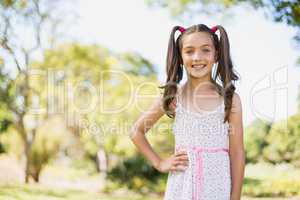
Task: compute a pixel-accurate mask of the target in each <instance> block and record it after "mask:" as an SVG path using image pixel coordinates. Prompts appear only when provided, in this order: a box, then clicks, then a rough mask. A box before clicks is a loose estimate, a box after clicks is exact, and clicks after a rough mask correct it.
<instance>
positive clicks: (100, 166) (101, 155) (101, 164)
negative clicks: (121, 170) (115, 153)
mask: <svg viewBox="0 0 300 200" xmlns="http://www.w3.org/2000/svg"><path fill="white" fill-rule="evenodd" d="M96 163H97V170H98V172H100V173H103V174H106V173H107V156H106V153H105V151H104V150H103V149H102V148H100V149H99V150H98V151H97V155H96Z"/></svg>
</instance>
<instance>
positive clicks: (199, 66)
mask: <svg viewBox="0 0 300 200" xmlns="http://www.w3.org/2000/svg"><path fill="white" fill-rule="evenodd" d="M204 67H206V65H192V68H194V69H202V68H204Z"/></svg>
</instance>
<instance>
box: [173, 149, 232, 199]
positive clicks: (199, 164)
mask: <svg viewBox="0 0 300 200" xmlns="http://www.w3.org/2000/svg"><path fill="white" fill-rule="evenodd" d="M176 149H186V147H183V146H179V147H176ZM191 150H193V151H194V152H195V153H196V172H195V174H196V176H194V177H195V178H194V183H195V185H194V189H193V196H192V199H193V200H197V199H198V200H200V195H201V192H202V191H201V190H202V189H203V188H202V186H203V157H202V153H203V152H207V153H217V152H222V151H223V152H227V153H229V149H227V148H203V147H192V148H191Z"/></svg>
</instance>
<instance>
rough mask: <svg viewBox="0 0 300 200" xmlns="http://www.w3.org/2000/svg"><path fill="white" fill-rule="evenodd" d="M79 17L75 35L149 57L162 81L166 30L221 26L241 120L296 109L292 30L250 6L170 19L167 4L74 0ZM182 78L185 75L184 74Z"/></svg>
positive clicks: (298, 72) (282, 115) (298, 73)
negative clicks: (234, 73)
mask: <svg viewBox="0 0 300 200" xmlns="http://www.w3.org/2000/svg"><path fill="white" fill-rule="evenodd" d="M78 3H79V4H78V13H79V16H80V18H79V21H78V24H77V28H76V29H74V30H73V32H74V35H75V36H76V37H77V38H78V39H79V40H80V41H81V42H83V43H97V44H100V45H103V46H105V47H107V48H109V49H111V50H113V51H115V52H120V53H121V52H125V51H134V52H138V53H140V54H141V55H142V56H144V57H145V58H147V59H148V60H150V61H151V62H152V63H153V64H154V65H155V68H156V70H157V72H158V78H159V81H160V82H161V83H163V82H164V80H165V60H166V54H167V44H168V40H169V34H170V32H171V29H172V27H173V26H175V25H182V26H185V27H188V26H191V25H193V24H199V23H204V24H206V25H208V26H210V27H211V26H213V25H216V24H221V25H223V26H224V27H225V29H226V31H227V33H228V37H229V41H230V48H231V49H230V50H231V56H232V60H233V64H234V67H235V70H236V71H237V72H238V74H239V75H240V77H241V80H239V81H238V82H237V83H236V88H237V89H236V92H237V93H238V94H239V96H240V97H241V101H242V106H243V122H244V124H245V125H248V124H249V123H250V122H251V121H253V120H254V119H255V118H260V119H263V120H267V121H270V122H272V121H277V120H281V119H286V118H287V116H289V115H292V114H295V113H296V109H297V103H296V98H297V93H298V86H299V84H300V81H299V80H300V79H297V77H300V66H296V60H297V56H300V55H299V54H297V50H296V48H295V45H294V41H293V40H292V37H293V36H294V34H295V30H294V29H293V28H291V27H289V26H287V25H285V24H282V23H274V22H272V20H271V19H266V17H265V16H264V14H263V12H262V11H260V10H254V9H252V8H251V7H249V6H239V7H236V8H234V9H232V10H231V12H230V13H233V14H234V15H229V14H227V15H225V17H224V15H222V14H220V13H216V14H215V15H214V16H209V17H207V16H203V15H201V14H199V15H195V16H193V18H192V19H190V20H189V21H188V20H183V19H182V20H180V21H178V20H174V19H172V18H171V17H170V15H169V12H168V10H166V9H157V8H156V9H153V8H149V7H147V6H146V5H145V4H144V1H143V0H126V1H119V0H110V1H107V0H78ZM184 78H185V79H186V77H184Z"/></svg>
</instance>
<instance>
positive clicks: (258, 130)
mask: <svg viewBox="0 0 300 200" xmlns="http://www.w3.org/2000/svg"><path fill="white" fill-rule="evenodd" d="M270 128H271V124H270V123H268V122H264V121H262V120H259V119H257V120H255V121H254V122H252V123H251V124H250V125H249V126H248V127H246V129H245V149H246V162H247V163H249V162H252V163H255V162H258V161H260V160H262V152H263V149H264V148H265V146H266V145H267V142H266V140H265V138H266V136H267V134H268V133H269V130H270Z"/></svg>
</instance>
